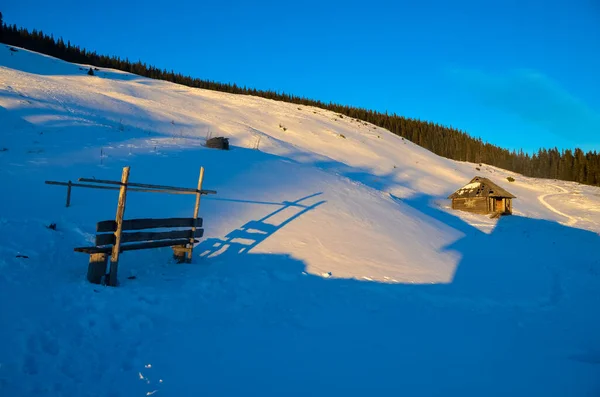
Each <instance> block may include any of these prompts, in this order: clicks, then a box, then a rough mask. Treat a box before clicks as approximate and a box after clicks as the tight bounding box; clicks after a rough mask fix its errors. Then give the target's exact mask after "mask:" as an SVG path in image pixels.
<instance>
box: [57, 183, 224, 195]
mask: <svg viewBox="0 0 600 397" xmlns="http://www.w3.org/2000/svg"><path fill="white" fill-rule="evenodd" d="M45 183H46V185H57V186H67V187H68V186H69V184H68V183H67V182H58V181H45ZM71 186H73V187H85V188H90V189H103V190H120V189H121V188H120V187H116V186H100V185H86V184H84V183H71ZM127 191H128V192H145V193H165V194H196V191H195V190H193V191H189V192H188V191H177V190H164V189H139V188H133V187H130V188H128V189H127ZM201 193H202V194H216V193H217V191H216V190H203V191H202V192H201Z"/></svg>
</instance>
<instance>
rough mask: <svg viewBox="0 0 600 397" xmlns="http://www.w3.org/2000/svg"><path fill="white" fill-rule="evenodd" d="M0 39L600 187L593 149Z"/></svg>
mask: <svg viewBox="0 0 600 397" xmlns="http://www.w3.org/2000/svg"><path fill="white" fill-rule="evenodd" d="M0 40H1V41H2V42H3V43H5V44H9V45H14V46H17V47H22V48H26V49H29V50H32V51H36V52H40V53H43V54H46V55H51V56H54V57H56V58H59V59H62V60H65V61H67V62H74V63H83V64H89V65H93V66H96V67H103V68H112V69H118V70H122V71H125V72H130V73H134V74H137V75H140V76H145V77H149V78H152V79H160V80H166V81H170V82H173V83H176V84H182V85H186V86H189V87H195V88H204V89H209V90H214V91H223V92H229V93H233V94H244V95H254V96H259V97H263V98H267V99H274V100H278V101H284V102H291V103H295V104H302V105H306V106H316V107H319V108H322V109H327V110H331V111H334V112H336V113H339V114H343V115H345V116H348V117H352V118H355V119H358V120H363V121H366V122H369V123H372V124H375V125H377V126H379V127H382V128H385V129H388V130H390V131H391V132H393V133H394V134H396V135H399V136H401V137H403V138H406V139H408V140H410V141H412V142H414V143H416V144H417V145H419V146H422V147H424V148H426V149H428V150H430V151H432V152H433V153H436V154H438V155H440V156H443V157H447V158H450V159H454V160H459V161H469V162H474V163H486V164H490V165H494V166H497V167H500V168H504V169H507V170H510V171H515V172H518V173H520V174H523V175H526V176H533V177H539V178H552V179H562V180H567V181H576V182H580V183H585V184H589V185H597V186H600V154H599V153H597V152H596V151H593V152H592V151H590V152H587V153H584V152H583V151H582V150H580V149H575V150H573V151H572V150H562V151H559V150H558V149H556V148H554V149H549V150H547V149H540V150H539V152H538V153H536V154H533V155H530V154H528V153H523V151H519V152H516V151H514V150H513V151H509V150H507V149H503V148H501V147H498V146H495V145H492V144H489V143H487V142H483V141H482V140H481V139H477V138H473V137H471V136H469V135H468V134H467V133H465V132H463V131H460V130H457V129H454V128H448V127H445V126H442V125H439V124H435V123H431V122H427V121H421V120H415V119H411V118H406V117H402V116H398V115H396V114H391V115H390V114H388V113H387V112H386V113H380V112H376V111H373V110H367V109H362V108H356V107H351V106H344V105H340V104H336V103H332V102H330V103H325V102H321V101H316V100H312V99H308V98H304V97H298V96H294V95H290V94H286V93H283V92H276V91H272V90H256V89H253V88H246V87H240V86H238V85H236V84H224V83H219V82H215V81H210V80H201V79H198V78H192V77H190V76H184V75H182V74H180V73H175V72H173V71H172V70H171V71H167V70H165V69H162V70H161V69H158V68H156V67H154V66H151V65H147V64H145V63H143V62H141V61H138V62H132V61H130V60H129V59H121V58H119V57H114V56H113V57H111V56H106V55H98V54H97V53H96V52H91V51H88V50H86V49H85V48H80V47H78V46H75V45H72V44H71V42H69V41H67V42H66V43H65V42H64V40H63V39H62V38H58V39H55V38H54V37H53V36H52V35H47V34H45V33H43V32H42V31H37V30H35V29H34V30H32V31H31V32H30V31H28V30H27V29H24V28H17V26H16V25H7V24H4V23H2V14H1V13H0Z"/></svg>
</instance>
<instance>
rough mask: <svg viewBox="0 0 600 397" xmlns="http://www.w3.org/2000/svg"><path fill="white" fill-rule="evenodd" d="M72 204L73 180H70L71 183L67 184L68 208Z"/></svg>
mask: <svg viewBox="0 0 600 397" xmlns="http://www.w3.org/2000/svg"><path fill="white" fill-rule="evenodd" d="M70 205H71V181H69V185H68V186H67V208H69V206H70Z"/></svg>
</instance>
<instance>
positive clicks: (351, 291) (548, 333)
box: [0, 45, 600, 396]
mask: <svg viewBox="0 0 600 397" xmlns="http://www.w3.org/2000/svg"><path fill="white" fill-rule="evenodd" d="M86 72H87V68H86V67H85V66H80V65H73V64H69V63H65V62H62V61H59V60H56V59H53V58H51V57H46V56H42V55H39V54H35V53H31V52H29V51H26V50H19V51H18V52H11V51H9V50H8V48H7V47H6V46H4V45H0V186H2V205H1V207H0V395H2V396H28V395H52V396H88V395H89V396H143V395H151V394H152V395H156V396H161V395H162V396H199V395H211V396H212V395H219V396H220V395H228V396H229V395H233V396H240V395H261V396H270V395H273V396H282V395H286V396H287V395H290V396H291V395H298V396H300V395H302V396H307V395H323V396H331V395H361V396H362V395H405V396H450V395H452V396H454V395H456V396H507V395H510V396H532V395H543V396H564V395H569V396H596V395H599V394H600V320H599V318H598V312H599V310H600V293H599V291H600V275H599V272H600V254H599V253H600V235H599V234H598V233H599V232H600V189H599V188H595V187H589V186H584V185H578V184H575V183H569V182H563V181H555V180H543V179H534V178H526V177H523V176H521V175H517V174H514V173H511V172H508V171H504V170H501V169H498V168H495V167H491V166H487V165H485V164H483V165H481V166H480V165H478V164H471V163H461V162H456V161H452V160H448V159H444V158H441V157H438V156H436V155H434V154H432V153H431V152H429V151H427V150H424V149H422V148H420V147H418V146H416V145H414V144H412V143H411V142H408V141H406V140H403V139H402V138H400V137H397V136H395V135H393V134H391V133H389V132H388V131H386V130H383V129H381V128H378V127H375V126H373V125H370V124H368V123H363V122H361V121H358V120H353V119H351V118H348V117H345V116H344V117H341V116H339V115H337V114H335V113H332V112H328V111H324V110H322V109H317V108H312V107H306V106H299V105H293V104H288V103H282V102H275V101H270V100H266V99H262V98H256V97H250V96H236V95H229V94H225V93H219V92H212V91H204V90H198V89H191V88H188V87H184V86H179V85H175V84H171V83H167V82H162V81H154V80H149V79H146V78H141V77H139V76H135V75H131V74H127V73H123V72H118V71H113V70H98V71H96V76H93V77H92V76H88V75H87V74H86ZM209 133H210V134H211V135H212V136H220V135H223V136H227V137H229V138H230V143H231V145H232V150H230V151H219V150H212V149H207V148H204V147H203V146H202V145H203V143H204V140H205V137H206V136H207V134H209ZM259 139H260V142H259ZM258 142H259V149H258V150H256V149H255V146H256V144H257V143H258ZM125 165H130V166H131V176H130V181H132V182H142V183H155V184H167V185H176V186H188V187H194V186H195V185H196V181H197V177H198V172H199V168H200V166H204V167H205V168H206V176H205V181H204V187H205V188H206V189H214V190H217V191H218V194H217V195H215V196H205V197H203V199H202V203H201V210H200V212H201V216H202V217H203V218H204V223H205V230H206V232H205V237H204V238H203V239H202V241H201V242H200V243H199V244H198V246H197V247H196V249H195V251H194V252H195V257H194V261H193V263H192V264H176V263H174V262H173V261H172V259H171V251H170V249H168V248H165V249H158V250H147V251H134V252H126V253H124V254H123V256H122V257H121V261H120V267H119V271H120V273H119V276H120V278H119V279H120V283H121V285H120V286H119V287H118V288H108V287H102V286H98V285H92V284H89V283H88V282H87V281H86V280H85V274H86V270H87V259H88V258H87V256H86V255H84V254H79V253H75V252H73V248H74V247H77V246H82V245H88V244H89V243H91V241H92V240H93V236H94V232H95V224H96V222H98V221H100V220H105V219H111V218H113V217H114V212H115V209H116V204H117V203H116V201H117V193H116V192H114V191H100V190H91V189H77V188H75V189H74V190H73V196H72V205H71V207H70V208H65V205H64V201H65V193H66V189H65V188H62V187H57V186H49V185H45V184H44V181H45V180H60V181H67V180H73V181H75V180H76V179H78V178H79V177H95V178H98V179H119V177H120V174H121V168H122V167H123V166H125ZM476 167H477V168H480V170H476ZM475 175H481V176H484V177H488V178H490V179H492V180H493V181H495V182H496V183H498V184H500V185H501V186H502V187H504V188H506V189H507V190H509V191H510V192H511V193H513V194H515V195H516V196H517V199H515V200H514V202H513V206H514V212H515V214H514V215H513V216H509V217H501V218H500V219H499V220H498V219H489V218H488V217H486V216H481V215H471V214H466V213H458V212H454V211H451V210H450V209H449V204H450V203H449V201H448V200H447V199H446V197H447V195H448V194H450V193H452V192H453V191H454V190H456V189H458V188H459V187H461V186H463V185H464V184H466V183H468V182H469V181H470V180H471V179H472V178H473V177H474V176H475ZM507 176H512V177H514V178H515V179H516V181H515V182H512V183H509V182H508V181H507V180H506V177H507ZM193 202H194V198H193V196H171V195H162V194H149V193H134V192H132V193H130V194H129V196H128V202H127V210H126V218H136V217H149V216H151V217H163V216H164V217H171V216H182V217H188V216H190V215H191V213H192V209H193ZM51 223H56V224H57V230H56V231H54V230H51V229H49V228H47V227H46V226H48V225H49V224H51ZM23 256H26V258H25V257H23ZM131 276H135V278H131V279H130V278H129V277H131Z"/></svg>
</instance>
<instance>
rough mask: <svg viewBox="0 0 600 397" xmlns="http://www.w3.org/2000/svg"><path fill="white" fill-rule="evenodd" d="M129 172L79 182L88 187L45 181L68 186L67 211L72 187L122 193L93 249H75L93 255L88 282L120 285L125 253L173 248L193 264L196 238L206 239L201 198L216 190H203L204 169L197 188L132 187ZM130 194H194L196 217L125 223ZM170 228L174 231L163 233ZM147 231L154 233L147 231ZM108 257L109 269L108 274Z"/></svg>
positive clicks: (180, 258) (178, 257)
mask: <svg viewBox="0 0 600 397" xmlns="http://www.w3.org/2000/svg"><path fill="white" fill-rule="evenodd" d="M129 171H130V167H129V166H127V167H124V168H123V172H122V175H121V180H120V181H112V180H100V179H94V178H79V182H86V183H72V182H71V181H69V182H57V181H46V184H48V185H59V186H67V207H69V205H70V202H71V190H72V188H73V187H84V188H91V189H104V190H118V191H119V199H118V203H117V213H116V215H115V220H114V221H113V220H106V221H101V222H98V223H97V224H96V232H97V234H96V237H95V245H94V246H90V247H77V248H74V250H75V251H76V252H83V253H86V254H89V255H90V260H89V264H88V273H87V279H88V281H90V282H91V283H94V284H105V285H109V286H116V285H117V284H118V281H117V272H118V266H119V255H120V254H121V253H122V252H124V251H134V250H141V249H150V248H159V247H171V248H172V250H173V256H174V257H175V259H176V260H177V261H178V262H180V263H182V262H185V263H191V261H192V256H193V251H194V244H195V243H198V242H199V240H196V238H200V237H202V236H203V235H204V229H202V226H203V222H202V218H199V217H198V215H199V211H200V198H201V196H202V195H203V194H204V195H206V194H216V193H217V192H216V191H215V190H203V189H202V183H203V180H204V167H200V176H199V178H198V186H197V188H185V187H176V186H165V185H154V184H148V183H133V182H129ZM90 183H91V184H90ZM128 192H146V193H167V194H193V195H195V197H196V202H195V205H194V212H193V216H192V217H191V218H143V219H124V217H125V204H126V201H127V193H128ZM167 228H168V229H171V230H164V229H167ZM148 229H154V231H147V230H148ZM139 230H144V231H139ZM109 255H110V269H109V271H108V272H107V265H108V258H109Z"/></svg>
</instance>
